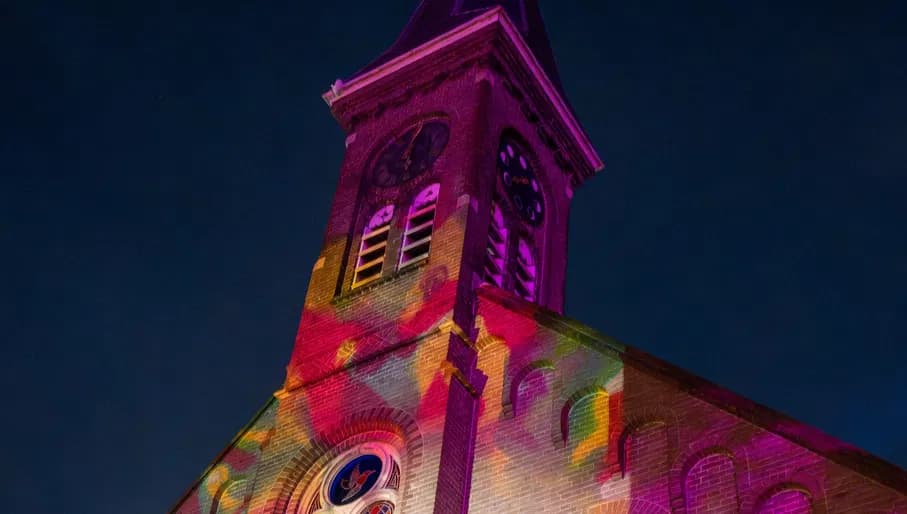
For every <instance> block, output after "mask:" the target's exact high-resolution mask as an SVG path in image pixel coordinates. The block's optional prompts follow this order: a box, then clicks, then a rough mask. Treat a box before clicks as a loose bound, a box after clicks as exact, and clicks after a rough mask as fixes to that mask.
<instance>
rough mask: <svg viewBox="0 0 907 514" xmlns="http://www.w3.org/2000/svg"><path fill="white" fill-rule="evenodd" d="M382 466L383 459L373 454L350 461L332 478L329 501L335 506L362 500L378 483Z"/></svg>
mask: <svg viewBox="0 0 907 514" xmlns="http://www.w3.org/2000/svg"><path fill="white" fill-rule="evenodd" d="M382 466H383V462H382V460H381V457H378V456H377V455H372V454H365V455H359V456H358V457H356V458H354V459H352V460H350V461H349V462H347V463H346V464H344V465H343V467H341V468H340V470H339V471H337V473H336V474H335V475H334V477H333V478H331V482H330V487H329V488H328V500H329V501H330V502H331V503H333V504H334V505H347V504H349V503H352V502H354V501H356V500H358V499H359V498H362V496H364V495H365V493H367V492H369V491H370V490H371V489H372V488H373V487H374V486H375V483H376V482H378V477H379V476H380V475H381V468H382ZM369 512H370V511H369ZM379 512H381V511H379Z"/></svg>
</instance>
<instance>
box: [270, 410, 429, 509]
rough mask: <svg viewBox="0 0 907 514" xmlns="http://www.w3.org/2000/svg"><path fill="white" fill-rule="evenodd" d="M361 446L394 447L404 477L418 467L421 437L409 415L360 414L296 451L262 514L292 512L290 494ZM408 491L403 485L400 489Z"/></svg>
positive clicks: (375, 412)
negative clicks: (378, 443) (383, 444)
mask: <svg viewBox="0 0 907 514" xmlns="http://www.w3.org/2000/svg"><path fill="white" fill-rule="evenodd" d="M365 442H382V443H386V444H390V445H392V446H394V447H396V448H397V449H398V450H399V451H400V454H401V457H402V459H403V463H402V464H403V469H404V474H410V473H413V472H414V471H415V470H416V469H418V467H419V466H420V465H421V464H422V435H421V433H420V431H419V427H418V425H417V424H416V422H415V420H414V419H413V418H412V417H411V416H410V415H409V414H407V413H406V412H403V411H401V410H398V409H390V408H375V409H369V410H366V411H361V412H358V413H356V414H354V415H352V416H351V417H350V418H348V419H347V420H345V421H343V422H341V423H338V424H337V425H335V426H334V427H332V428H330V429H328V430H327V431H325V432H324V433H323V434H321V435H320V436H319V437H317V438H314V439H313V441H312V442H311V443H310V444H308V445H306V446H305V447H303V448H300V449H299V451H298V453H297V454H296V455H294V456H293V458H292V459H290V462H289V463H288V464H287V466H285V467H284V469H283V471H281V472H280V475H279V476H278V477H277V480H276V481H275V482H274V485H273V486H272V487H271V490H270V492H269V493H268V501H267V503H266V504H265V509H264V512H267V513H268V514H284V513H286V512H296V509H297V508H298V507H299V506H298V505H294V504H292V503H293V502H294V501H299V499H298V498H295V497H294V491H296V489H297V488H298V487H299V486H300V485H302V486H303V487H304V486H305V484H307V483H308V482H310V481H311V480H312V479H313V478H315V476H316V475H317V474H318V472H319V471H320V469H321V468H322V467H323V466H324V465H325V464H327V463H328V462H330V461H331V459H333V458H334V457H336V456H337V455H339V454H340V453H342V452H344V451H346V450H348V449H349V448H352V447H354V446H356V445H358V444H361V443H365ZM404 482H405V483H408V481H404ZM408 487H409V486H408V485H406V486H405V488H404V489H408ZM403 496H406V491H404V494H403Z"/></svg>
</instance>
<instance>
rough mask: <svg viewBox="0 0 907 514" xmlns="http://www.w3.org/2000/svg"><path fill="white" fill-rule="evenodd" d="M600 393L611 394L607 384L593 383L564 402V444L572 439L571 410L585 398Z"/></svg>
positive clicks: (562, 418) (562, 435)
mask: <svg viewBox="0 0 907 514" xmlns="http://www.w3.org/2000/svg"><path fill="white" fill-rule="evenodd" d="M600 394H603V395H605V396H610V394H609V393H608V390H607V389H606V388H605V386H603V385H600V384H592V385H589V386H586V387H584V388H582V389H580V390H578V391H576V392H575V393H573V394H571V395H570V397H569V398H567V401H566V402H564V406H563V407H561V440H562V441H563V443H564V445H566V444H567V441H569V440H570V411H571V410H573V407H574V406H576V405H577V404H578V403H580V402H582V401H583V400H586V399H589V398H591V397H593V396H596V395H600Z"/></svg>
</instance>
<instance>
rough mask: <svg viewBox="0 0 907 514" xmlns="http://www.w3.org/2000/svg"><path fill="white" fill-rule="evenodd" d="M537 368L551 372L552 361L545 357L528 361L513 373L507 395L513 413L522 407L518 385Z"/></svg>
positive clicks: (552, 368)
mask: <svg viewBox="0 0 907 514" xmlns="http://www.w3.org/2000/svg"><path fill="white" fill-rule="evenodd" d="M539 370H547V371H549V372H551V373H552V374H553V372H554V363H553V362H551V361H550V360H547V359H540V360H537V361H534V362H532V363H530V364H529V365H527V366H524V367H523V368H522V369H521V370H519V371H518V372H517V373H515V374H514V376H513V380H512V381H511V383H510V384H511V385H510V395H509V399H510V404H511V406H512V407H513V413H514V415H517V414H518V412H519V409H520V408H521V407H522V406H521V405H519V394H520V385H521V384H522V383H523V381H524V380H525V379H526V377H528V376H529V375H531V374H532V373H533V372H536V371H539ZM552 382H553V377H552ZM553 385H554V384H553V383H552V386H553Z"/></svg>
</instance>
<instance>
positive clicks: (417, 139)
mask: <svg viewBox="0 0 907 514" xmlns="http://www.w3.org/2000/svg"><path fill="white" fill-rule="evenodd" d="M449 138H450V129H449V128H448V126H447V123H445V122H443V121H441V120H430V121H421V122H419V123H418V124H416V125H415V126H413V127H410V128H409V129H408V130H407V131H406V132H404V133H403V135H402V136H400V137H398V138H397V139H394V140H393V141H391V142H390V143H388V145H387V146H386V147H385V148H384V150H382V151H381V153H380V154H379V155H378V158H377V159H376V160H375V164H374V167H373V168H372V181H373V182H374V184H375V185H376V186H379V187H393V186H396V185H399V184H402V183H403V182H406V181H407V180H409V179H411V178H414V177H417V176H419V175H421V174H422V173H424V172H425V171H427V170H428V169H429V168H431V165H432V164H433V163H434V162H435V159H437V158H438V156H439V155H441V152H442V151H443V150H444V147H446V146H447V140H448V139H449Z"/></svg>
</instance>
